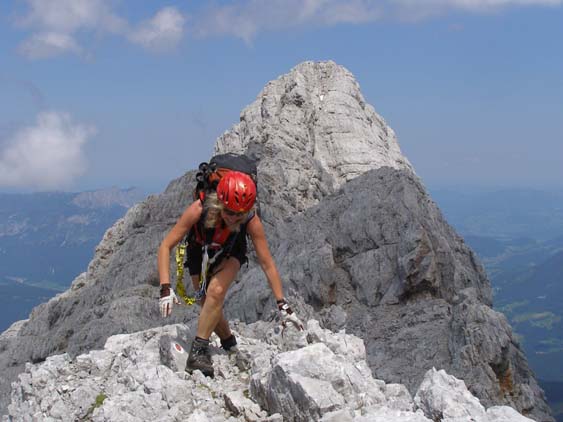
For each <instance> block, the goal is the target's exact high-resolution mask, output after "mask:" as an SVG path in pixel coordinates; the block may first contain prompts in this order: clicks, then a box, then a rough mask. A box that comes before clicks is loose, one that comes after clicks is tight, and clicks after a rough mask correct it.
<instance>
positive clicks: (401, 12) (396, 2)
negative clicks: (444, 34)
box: [388, 0, 563, 19]
mask: <svg viewBox="0 0 563 422" xmlns="http://www.w3.org/2000/svg"><path fill="white" fill-rule="evenodd" d="M388 3H389V14H390V15H392V16H394V17H403V18H404V17H406V18H411V19H424V18H428V17H432V16H437V15H443V14H445V13H448V12H450V11H456V10H458V11H466V12H471V13H487V12H491V11H497V10H501V9H505V8H509V7H522V6H529V7H532V6H537V7H546V6H547V7H549V6H560V5H561V4H563V0H388Z"/></svg>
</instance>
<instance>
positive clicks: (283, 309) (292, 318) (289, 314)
mask: <svg viewBox="0 0 563 422" xmlns="http://www.w3.org/2000/svg"><path fill="white" fill-rule="evenodd" d="M277 303H278V309H279V311H280V316H281V320H282V325H283V326H284V328H285V327H286V326H287V324H288V323H291V324H293V325H294V326H295V328H297V329H298V330H300V331H303V323H302V322H301V320H300V319H299V318H297V315H295V313H294V312H293V311H292V310H291V308H290V307H289V304H288V303H287V301H286V300H285V299H281V300H278V301H277Z"/></svg>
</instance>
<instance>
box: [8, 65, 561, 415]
mask: <svg viewBox="0 0 563 422" xmlns="http://www.w3.org/2000/svg"><path fill="white" fill-rule="evenodd" d="M216 151H217V152H224V151H233V152H244V153H247V154H249V155H251V156H254V157H255V158H256V159H257V160H258V162H259V164H258V174H259V197H260V201H261V203H262V204H263V206H262V216H263V219H264V221H265V223H266V224H265V225H266V229H267V234H268V239H269V242H270V244H271V249H272V253H273V255H274V257H275V259H276V262H277V263H278V267H279V270H280V273H281V274H282V277H283V279H284V283H285V286H286V292H287V294H288V296H289V298H290V300H291V302H292V305H294V308H295V309H296V310H297V311H298V313H299V315H300V316H302V317H303V318H304V319H309V318H314V319H317V320H319V321H320V322H321V324H322V326H323V327H325V328H330V329H332V330H334V331H338V330H340V329H342V328H346V330H347V331H348V332H349V333H351V334H354V335H357V336H358V337H361V338H362V339H363V340H364V342H365V344H366V352H367V362H368V364H369V367H370V369H371V371H372V373H373V375H374V376H375V377H376V378H378V379H383V380H384V381H385V382H387V383H400V384H404V385H405V386H406V387H407V388H408V389H409V391H410V393H411V394H412V395H415V393H416V392H417V391H418V387H419V385H421V383H422V382H423V380H424V378H425V374H426V373H427V372H428V370H429V369H431V368H432V367H437V368H440V369H445V370H446V371H447V372H448V373H451V374H453V375H455V376H456V377H458V378H460V379H463V380H464V381H465V383H466V384H467V386H468V388H469V390H470V391H471V392H472V393H473V394H474V395H475V396H477V397H478V398H479V399H480V400H481V402H482V403H483V404H484V405H485V406H487V407H492V406H494V405H498V404H506V405H510V406H512V407H514V408H515V409H517V410H518V411H520V412H522V413H524V414H525V415H529V416H531V417H533V418H534V419H536V420H538V421H552V420H553V419H552V418H551V416H550V412H549V408H548V407H547V405H546V403H545V397H544V396H543V392H542V391H541V389H540V388H539V387H538V385H537V383H536V381H535V379H534V377H533V374H532V373H531V371H530V369H529V368H528V365H527V363H526V359H525V356H524V355H523V353H522V352H521V350H520V347H519V345H518V342H517V341H516V339H514V337H513V336H512V331H511V328H510V326H509V325H508V323H507V322H506V320H505V319H504V317H503V316H502V315H501V314H499V313H496V312H494V311H493V310H492V309H491V307H490V306H491V303H492V297H491V289H490V285H489V283H488V281H487V278H486V275H485V273H484V271H483V268H482V266H481V265H480V263H479V262H478V260H477V259H476V257H475V255H474V254H473V253H472V251H471V250H470V249H469V248H468V247H467V246H466V245H465V243H464V242H463V239H461V238H460V237H459V236H458V235H457V234H456V233H455V231H454V230H453V229H452V228H451V227H450V226H449V225H448V224H447V222H446V221H445V220H444V218H443V217H442V215H441V213H440V211H439V209H438V208H437V206H436V205H435V204H434V203H433V201H432V200H431V198H430V197H429V196H428V194H427V192H426V190H425V188H424V186H423V185H422V183H421V182H420V180H419V179H418V177H417V176H416V174H415V173H414V171H413V170H412V167H411V166H410V164H409V163H408V161H407V160H406V159H405V158H404V157H403V156H402V155H401V154H400V150H399V147H398V144H397V142H396V138H395V136H394V134H393V131H392V130H391V129H390V128H388V127H387V125H386V124H385V122H384V121H383V119H381V118H380V117H379V116H377V114H375V112H374V111H373V108H371V106H368V105H367V104H366V103H365V100H364V99H363V97H362V95H361V92H360V90H359V87H358V84H357V82H355V80H354V79H353V77H352V76H351V74H350V73H349V72H348V71H347V70H345V69H344V68H342V67H340V66H338V65H336V64H335V63H332V62H323V63H312V62H306V63H303V64H301V65H299V66H297V67H296V68H294V69H293V70H292V71H291V72H290V73H289V74H287V75H284V76H282V77H280V78H279V79H278V80H276V81H272V82H270V83H269V84H268V85H267V86H266V88H265V89H264V91H263V92H262V93H260V94H259V96H258V99H257V100H256V101H255V102H254V103H253V104H252V105H250V106H249V107H248V108H247V109H245V110H244V111H243V112H242V114H241V121H240V122H239V123H238V124H237V125H235V126H234V127H233V129H232V130H230V131H228V132H226V133H225V134H224V135H222V136H221V137H220V138H219V140H218V142H217V144H216ZM192 186H194V179H193V173H188V174H186V175H185V176H183V177H182V178H180V179H178V180H175V181H173V182H172V183H171V184H170V185H169V186H168V188H167V189H166V191H165V192H164V193H163V194H162V195H159V196H152V197H149V198H148V199H147V200H146V201H144V202H143V203H141V204H139V205H137V206H135V207H133V208H132V209H131V210H130V211H129V212H128V214H127V215H126V216H125V218H124V219H122V220H120V221H119V222H118V223H117V224H116V225H115V226H114V227H113V228H112V229H110V230H109V231H108V232H107V233H106V236H105V237H104V240H103V241H102V242H101V243H100V245H99V246H98V248H97V250H96V254H95V257H94V260H93V261H92V263H91V264H90V266H89V268H88V271H87V272H86V273H85V274H83V275H82V276H80V277H79V278H78V279H77V280H76V281H75V283H73V287H72V289H71V290H69V291H68V292H66V293H65V294H63V295H61V296H59V297H57V298H55V299H53V300H51V301H50V302H49V303H47V304H44V305H41V306H40V307H38V308H36V309H35V310H34V312H33V313H32V315H31V317H30V319H29V320H28V321H27V322H25V323H23V324H20V325H19V326H18V327H17V328H14V329H13V330H12V331H11V334H10V336H9V337H8V336H4V335H2V336H0V368H2V370H3V373H4V374H5V378H4V379H3V380H2V382H0V393H1V394H2V402H1V403H0V404H2V406H6V405H7V399H8V394H9V391H10V385H9V382H10V381H12V380H15V379H16V376H17V374H18V373H20V372H22V371H23V370H24V364H25V362H29V361H31V362H41V361H43V360H45V359H46V358H47V357H48V356H52V355H56V354H61V353H64V352H67V353H69V354H70V356H77V355H79V354H81V353H85V352H88V351H90V350H93V349H99V348H102V347H103V345H104V343H105V341H106V339H107V338H108V337H110V336H111V335H114V334H120V333H131V332H136V331H140V330H146V329H147V328H151V327H157V326H160V325H161V324H162V319H161V318H160V316H159V314H158V310H157V305H156V303H157V301H156V298H157V297H158V291H157V285H158V277H157V272H156V258H155V255H156V250H157V247H158V244H159V243H160V241H161V239H162V237H163V236H164V235H165V233H166V232H167V231H168V230H169V229H170V228H171V227H172V225H173V224H174V222H175V220H176V219H177V217H178V216H179V214H180V213H181V212H182V210H183V209H184V208H185V207H186V206H187V205H188V204H189V203H190V200H191V198H190V195H191V192H190V189H191V187H192ZM274 306H275V305H274V303H273V300H272V298H271V294H270V292H269V291H268V288H267V285H266V283H265V282H264V276H263V274H262V273H261V272H260V270H259V268H258V267H257V266H256V265H253V264H251V265H249V266H248V268H243V270H242V271H241V274H240V277H239V280H238V282H237V283H236V284H235V285H234V286H233V288H232V289H231V292H230V294H229V296H228V300H227V304H226V311H227V316H228V317H230V318H239V319H240V320H241V321H244V322H247V323H251V322H254V321H257V320H259V319H267V318H268V315H269V312H270V311H271V310H272V309H274ZM195 318H196V310H194V309H193V308H188V307H181V308H177V309H175V311H174V314H173V317H172V319H171V321H169V322H182V321H193V320H194V319H195Z"/></svg>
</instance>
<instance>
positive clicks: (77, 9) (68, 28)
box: [17, 0, 185, 59]
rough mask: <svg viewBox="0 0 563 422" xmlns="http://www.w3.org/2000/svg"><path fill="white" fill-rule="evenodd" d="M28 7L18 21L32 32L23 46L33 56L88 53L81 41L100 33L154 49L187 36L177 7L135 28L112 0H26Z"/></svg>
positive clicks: (159, 48)
mask: <svg viewBox="0 0 563 422" xmlns="http://www.w3.org/2000/svg"><path fill="white" fill-rule="evenodd" d="M25 1H26V3H27V5H28V10H27V12H26V14H25V16H23V17H22V18H20V19H19V20H18V22H17V23H18V24H19V26H20V27H23V28H25V29H29V30H31V31H32V33H31V35H30V36H29V38H28V39H26V40H25V41H23V42H22V43H21V44H20V46H19V51H20V53H21V54H23V55H24V56H26V57H28V58H30V59H41V58H47V57H53V56H56V55H60V54H65V53H72V54H83V55H86V56H87V55H88V54H87V51H86V50H87V49H86V48H84V47H83V46H82V45H81V42H80V40H82V41H84V38H86V37H88V36H90V35H92V34H96V35H100V34H114V35H119V36H123V37H126V38H127V39H128V40H129V41H131V42H133V43H136V44H139V45H141V46H142V47H144V48H147V49H148V50H152V51H162V50H169V49H171V48H173V47H174V46H175V45H176V44H178V42H179V41H180V40H181V38H182V37H183V35H184V23H185V18H184V17H183V16H182V14H181V13H180V12H179V11H178V10H176V9H175V8H173V7H165V8H163V9H161V10H160V11H158V12H157V13H156V14H155V16H154V17H153V18H152V19H151V20H149V21H147V22H144V23H142V24H141V25H139V27H138V28H136V29H132V27H131V25H130V24H129V22H127V21H126V20H125V19H123V18H121V17H120V16H118V15H117V14H116V13H115V12H114V11H113V10H112V7H114V6H115V2H114V1H111V0H25Z"/></svg>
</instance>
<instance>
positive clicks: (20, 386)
mask: <svg viewBox="0 0 563 422" xmlns="http://www.w3.org/2000/svg"><path fill="white" fill-rule="evenodd" d="M278 324H279V323H278V322H276V321H272V322H258V323H255V324H251V325H246V324H242V323H241V324H237V325H236V330H237V331H236V332H237V335H238V343H239V345H238V347H237V350H236V352H235V353H230V354H227V353H226V352H224V351H222V350H220V349H219V348H218V347H217V346H218V345H219V344H218V340H217V339H215V342H214V346H213V347H212V351H213V353H214V354H213V361H214V365H215V366H216V367H217V369H218V370H217V371H216V372H217V376H216V377H215V378H214V379H210V378H206V377H204V376H203V375H202V374H201V373H200V372H199V371H196V372H195V373H194V374H191V375H190V374H187V373H186V372H184V371H183V369H182V368H178V367H177V366H176V365H174V364H173V362H174V358H173V357H174V356H181V357H183V358H185V355H186V352H185V349H182V348H181V347H178V343H177V342H178V341H180V342H181V340H182V339H184V338H189V337H190V330H189V328H188V327H186V326H184V325H180V324H178V325H169V326H165V327H162V328H156V329H151V330H146V331H142V332H138V333H135V334H121V335H116V336H113V337H110V338H109V339H108V340H107V342H106V344H105V347H104V349H103V350H95V351H91V352H89V353H87V354H83V355H79V356H77V357H75V358H74V359H71V358H70V357H69V355H68V354H63V355H57V356H53V357H50V358H48V359H47V361H46V362H44V363H42V364H38V365H32V364H28V365H27V366H26V369H25V372H24V373H23V374H21V375H20V376H19V380H18V382H17V383H15V385H14V389H13V392H12V395H11V398H12V402H11V404H10V406H9V411H10V415H9V416H11V417H12V418H13V419H14V420H18V421H19V420H21V421H24V420H45V421H53V422H55V421H66V420H73V421H86V420H89V421H98V422H102V421H124V420H127V421H148V420H155V421H159V420H161V421H186V420H187V421H192V422H195V421H208V422H212V421H216V422H223V421H231V422H234V421H250V422H252V421H256V422H258V421H264V422H266V421H269V422H282V421H294V422H310V421H322V422H329V421H338V422H343V421H351V422H361V421H372V422H373V421H385V422H394V421H397V422H398V421H405V420H407V421H409V420H410V421H418V422H430V421H431V420H442V421H444V422H455V421H464V422H466V421H475V422H504V421H506V422H508V421H511V422H526V421H531V419H528V418H525V417H524V416H522V415H520V414H518V412H516V411H515V410H514V409H512V408H510V407H494V408H490V409H488V410H485V408H484V407H483V406H482V405H481V404H480V403H479V400H478V399H477V398H475V397H473V396H472V395H471V394H470V393H469V392H468V390H467V389H466V388H465V384H464V383H463V381H460V380H457V379H456V378H454V377H452V376H450V375H448V374H446V373H445V372H444V371H440V372H438V371H436V370H434V369H431V370H429V371H428V372H427V374H426V376H425V378H424V381H423V383H422V385H421V387H420V389H419V391H418V392H417V394H416V397H415V399H414V400H413V398H412V397H411V395H410V394H409V392H408V391H407V389H406V388H405V387H404V386H403V385H400V384H386V383H385V382H383V381H381V380H377V379H374V378H373V377H372V375H371V371H370V369H369V367H368V365H367V362H366V360H365V357H366V354H365V348H364V344H363V342H362V340H361V339H359V338H357V337H355V336H351V335H349V334H346V332H345V331H340V332H339V333H333V332H331V331H329V330H325V329H322V328H320V326H319V324H318V322H317V321H315V320H310V321H309V322H308V323H307V328H306V330H305V332H302V333H298V332H291V333H289V332H285V333H284V335H283V336H282V334H281V333H280V332H279V328H278ZM276 329H277V330H276ZM276 331H277V333H276ZM264 333H267V334H266V335H264ZM171 356H173V357H172V358H171ZM429 418H430V419H429ZM3 420H4V421H8V420H9V417H8V416H6V417H4V418H3Z"/></svg>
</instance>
